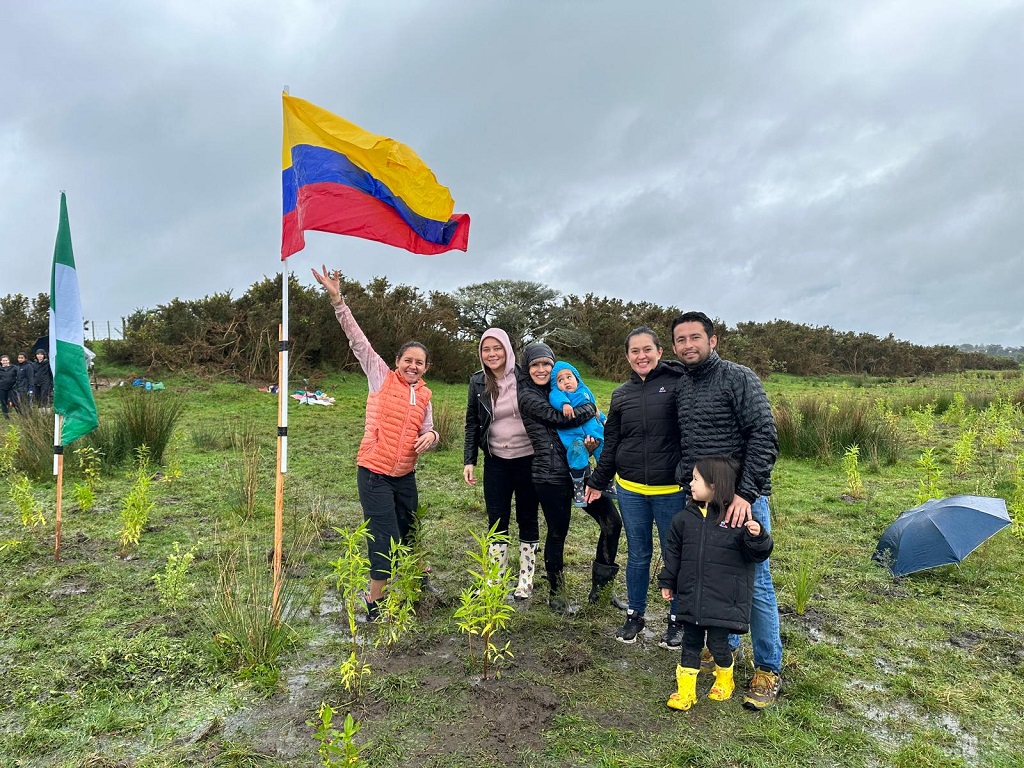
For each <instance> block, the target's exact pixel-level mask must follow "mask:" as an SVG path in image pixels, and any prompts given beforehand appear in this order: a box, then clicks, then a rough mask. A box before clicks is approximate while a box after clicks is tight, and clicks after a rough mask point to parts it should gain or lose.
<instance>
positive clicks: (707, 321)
mask: <svg viewBox="0 0 1024 768" xmlns="http://www.w3.org/2000/svg"><path fill="white" fill-rule="evenodd" d="M680 323H700V324H701V325H703V326H704V331H705V332H706V333H707V335H708V338H709V339H710V338H711V337H712V336H714V335H715V324H714V323H712V322H711V318H710V317H708V316H707V315H705V314H704V313H703V312H683V314H681V315H680V316H679V317H677V318H676V319H675V320H673V321H672V338H673V340H674V339H675V336H676V327H677V326H678V325H679V324H680Z"/></svg>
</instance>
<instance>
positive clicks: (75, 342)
mask: <svg viewBox="0 0 1024 768" xmlns="http://www.w3.org/2000/svg"><path fill="white" fill-rule="evenodd" d="M84 326H85V323H84V322H83V318H82V300H81V298H80V297H79V294H78V273H77V272H76V271H75V254H74V252H73V251H72V250H71V225H70V224H68V204H67V200H66V198H65V196H64V193H63V192H61V193H60V224H59V225H58V227H57V245H56V246H55V247H54V249H53V272H52V273H51V274H50V368H51V370H52V371H53V410H54V411H55V412H56V413H59V414H60V415H61V416H63V417H64V426H63V428H62V429H61V445H67V444H68V443H72V442H74V441H75V440H77V439H78V438H80V437H82V435H87V434H89V433H90V432H92V431H93V430H94V429H96V427H98V426H99V418H98V416H97V415H96V401H95V400H93V397H92V387H90V386H89V367H88V365H87V364H86V360H85V330H84Z"/></svg>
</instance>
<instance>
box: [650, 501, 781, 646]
mask: <svg viewBox="0 0 1024 768" xmlns="http://www.w3.org/2000/svg"><path fill="white" fill-rule="evenodd" d="M773 546H774V545H773V542H772V537H771V536H770V535H769V534H768V532H767V531H765V530H764V529H763V528H762V529H761V535H760V536H751V535H750V533H749V532H748V531H747V529H746V528H742V527H741V528H723V527H721V525H720V524H719V523H718V521H717V520H716V519H715V518H714V517H713V516H712V515H711V513H710V512H709V514H708V517H707V518H705V517H704V516H703V515H702V514H701V512H700V508H699V507H698V506H697V505H696V504H695V503H694V502H693V501H691V502H690V503H689V504H688V505H687V506H686V509H684V510H683V511H681V512H677V513H676V516H675V517H673V518H672V528H671V529H669V534H668V540H667V541H666V542H665V552H664V556H665V566H664V567H663V568H662V569H661V572H660V573H659V574H658V586H659V587H661V588H662V589H671V590H672V591H673V592H675V593H676V594H677V595H678V596H679V600H678V603H677V611H678V613H677V614H676V617H677V618H678V619H679V620H680V621H686V622H689V623H690V624H699V625H702V626H705V627H725V628H727V629H730V630H732V631H733V632H749V631H750V609H751V605H752V601H753V596H754V563H760V562H762V561H764V560H767V559H768V556H769V555H770V554H771V553H772V547H773Z"/></svg>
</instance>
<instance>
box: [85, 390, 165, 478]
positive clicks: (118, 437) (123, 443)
mask: <svg viewBox="0 0 1024 768" xmlns="http://www.w3.org/2000/svg"><path fill="white" fill-rule="evenodd" d="M117 398H118V401H117V406H116V409H115V410H114V413H113V414H111V415H109V416H107V417H101V419H100V426H99V428H98V429H96V430H94V431H93V432H91V433H90V434H89V435H87V436H86V437H85V440H86V441H87V444H88V445H90V446H91V447H93V448H95V449H96V450H98V451H100V452H102V454H103V462H104V465H105V466H106V467H107V468H108V469H109V468H111V467H116V466H120V465H122V464H124V463H125V462H126V461H130V460H131V459H132V458H134V456H135V453H136V451H138V449H139V448H141V447H142V446H143V445H145V446H147V447H148V448H149V456H150V461H151V462H152V463H153V464H163V463H164V453H165V452H166V451H167V446H168V444H169V443H170V442H171V437H172V436H173V435H174V428H175V426H176V425H177V423H178V421H179V419H180V418H181V415H182V412H183V410H184V407H185V403H184V400H182V399H181V398H179V397H176V396H175V395H174V394H173V393H170V392H147V391H145V390H136V389H127V388H125V389H119V391H118V395H117Z"/></svg>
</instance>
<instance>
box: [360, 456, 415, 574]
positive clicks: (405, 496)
mask: <svg viewBox="0 0 1024 768" xmlns="http://www.w3.org/2000/svg"><path fill="white" fill-rule="evenodd" d="M356 487H357V488H358V489H359V503H360V504H361V505H362V507H363V519H364V520H369V521H370V526H369V529H370V535H371V536H372V538H371V539H369V540H368V541H367V542H366V548H367V549H368V550H369V555H370V578H371V579H376V580H378V581H380V580H383V579H388V578H391V541H392V539H393V540H395V541H397V542H399V543H401V544H407V545H409V546H413V545H414V542H415V537H416V507H417V505H418V504H419V494H418V492H417V490H416V473H415V472H410V473H409V474H407V475H403V476H402V477H391V476H389V475H381V474H379V473H377V472H374V471H372V470H369V469H367V468H366V467H358V468H357V469H356Z"/></svg>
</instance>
